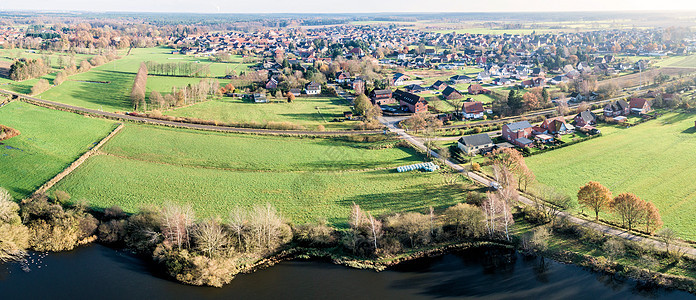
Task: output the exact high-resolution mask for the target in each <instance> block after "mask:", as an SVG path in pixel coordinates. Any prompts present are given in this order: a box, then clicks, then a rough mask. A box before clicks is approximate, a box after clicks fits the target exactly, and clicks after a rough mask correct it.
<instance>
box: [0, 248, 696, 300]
mask: <svg viewBox="0 0 696 300" xmlns="http://www.w3.org/2000/svg"><path fill="white" fill-rule="evenodd" d="M34 261H35V262H37V261H40V262H41V263H40V264H39V265H40V266H41V268H40V269H39V268H38V266H39V265H34V266H31V265H30V269H31V271H29V272H24V271H22V265H21V264H18V263H12V264H5V265H2V266H0V295H3V299H83V298H100V299H123V298H134V299H219V298H234V299H279V298H280V299H326V298H330V299H392V298H397V299H432V298H489V299H530V298H532V299H533V298H540V299H588V298H597V299H599V298H619V299H625V298H651V299H655V298H666V299H684V298H686V297H691V295H689V294H687V293H684V292H677V291H667V290H665V289H660V288H656V287H654V286H649V285H643V284H639V283H637V282H635V281H631V280H621V279H618V278H616V277H614V276H608V275H603V274H598V273H593V272H588V271H586V270H583V269H582V268H579V267H576V266H570V265H563V264H559V263H556V262H554V261H551V260H548V259H539V258H531V257H525V256H521V255H519V254H517V253H515V252H514V251H512V250H509V249H499V248H483V249H476V250H467V251H461V252H457V253H453V254H448V255H444V256H441V257H436V258H425V259H420V260H417V261H412V262H407V263H404V264H401V265H399V266H396V267H393V268H391V269H390V270H387V271H384V272H380V273H376V272H373V271H368V270H355V269H349V268H345V267H341V266H335V265H331V264H328V263H324V262H317V261H292V262H285V263H282V264H279V265H277V266H274V267H272V268H269V269H266V270H261V271H259V272H256V273H254V274H248V275H240V276H238V278H236V279H235V280H233V281H232V283H231V284H230V285H228V286H225V287H224V288H221V289H218V288H204V287H192V286H185V285H181V284H177V283H175V282H172V281H170V280H168V279H166V276H164V275H163V274H161V273H159V271H158V269H157V268H156V266H155V265H153V264H152V263H149V262H148V261H146V260H142V259H139V258H137V257H134V256H133V255H130V254H128V253H124V252H121V251H115V250H112V249H109V248H106V247H103V246H99V245H95V246H90V247H84V248H80V249H78V250H76V251H73V252H69V253H58V254H50V255H48V256H46V257H41V259H40V260H34ZM36 287H41V288H36Z"/></svg>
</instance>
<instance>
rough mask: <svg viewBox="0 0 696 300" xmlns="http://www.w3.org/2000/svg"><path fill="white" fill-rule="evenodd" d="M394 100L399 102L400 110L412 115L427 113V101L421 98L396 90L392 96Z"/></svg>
mask: <svg viewBox="0 0 696 300" xmlns="http://www.w3.org/2000/svg"><path fill="white" fill-rule="evenodd" d="M392 95H393V96H394V99H395V100H398V101H399V104H400V105H401V108H402V109H403V110H405V111H408V112H412V113H419V112H426V111H428V101H425V99H423V97H421V96H418V95H416V94H412V93H409V92H405V91H402V90H396V91H394V93H393V94H392Z"/></svg>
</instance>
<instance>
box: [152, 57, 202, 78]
mask: <svg viewBox="0 0 696 300" xmlns="http://www.w3.org/2000/svg"><path fill="white" fill-rule="evenodd" d="M145 65H146V67H147V70H148V71H150V74H153V75H161V76H186V77H203V76H209V75H210V66H209V65H208V64H199V63H194V62H176V63H157V62H154V61H147V62H145Z"/></svg>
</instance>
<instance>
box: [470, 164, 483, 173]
mask: <svg viewBox="0 0 696 300" xmlns="http://www.w3.org/2000/svg"><path fill="white" fill-rule="evenodd" d="M471 170H472V171H474V172H480V171H481V165H480V164H479V163H477V162H474V163H471Z"/></svg>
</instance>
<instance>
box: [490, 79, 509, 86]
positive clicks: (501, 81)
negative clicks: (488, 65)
mask: <svg viewBox="0 0 696 300" xmlns="http://www.w3.org/2000/svg"><path fill="white" fill-rule="evenodd" d="M511 83H513V81H512V79H510V78H496V79H493V84H495V85H506V84H511Z"/></svg>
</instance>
